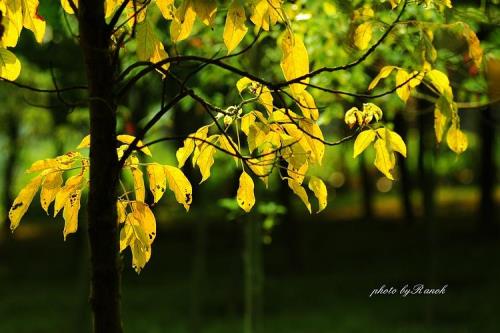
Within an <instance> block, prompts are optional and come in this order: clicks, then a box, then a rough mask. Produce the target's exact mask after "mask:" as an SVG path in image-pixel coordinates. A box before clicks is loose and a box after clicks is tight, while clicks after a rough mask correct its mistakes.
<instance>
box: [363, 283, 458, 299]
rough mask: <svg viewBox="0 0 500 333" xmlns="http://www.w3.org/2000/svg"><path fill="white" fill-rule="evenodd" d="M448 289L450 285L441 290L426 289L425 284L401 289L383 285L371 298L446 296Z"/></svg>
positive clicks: (374, 290)
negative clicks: (384, 296)
mask: <svg viewBox="0 0 500 333" xmlns="http://www.w3.org/2000/svg"><path fill="white" fill-rule="evenodd" d="M446 288H448V285H447V284H445V285H444V286H442V287H441V288H426V287H425V286H424V284H423V283H419V284H415V285H412V286H410V285H408V284H405V285H404V286H402V287H401V288H397V287H392V286H390V287H389V286H386V285H385V284H383V285H381V286H380V287H379V288H375V289H373V290H372V291H371V292H370V296H369V297H372V296H379V295H400V296H402V297H406V296H408V295H444V294H446Z"/></svg>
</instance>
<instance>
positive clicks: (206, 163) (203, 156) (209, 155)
mask: <svg viewBox="0 0 500 333" xmlns="http://www.w3.org/2000/svg"><path fill="white" fill-rule="evenodd" d="M218 138H219V136H218V135H212V136H211V137H210V138H208V139H207V141H209V142H211V143H213V141H215V140H216V139H218ZM199 149H200V153H199V155H198V157H197V158H196V165H198V168H200V172H201V176H202V179H201V181H200V184H201V183H203V182H204V181H205V180H207V179H208V178H209V177H210V169H211V168H212V165H213V164H214V155H215V153H216V151H217V150H216V148H215V147H213V146H212V145H211V144H209V143H203V144H202V145H201V147H200V148H199Z"/></svg>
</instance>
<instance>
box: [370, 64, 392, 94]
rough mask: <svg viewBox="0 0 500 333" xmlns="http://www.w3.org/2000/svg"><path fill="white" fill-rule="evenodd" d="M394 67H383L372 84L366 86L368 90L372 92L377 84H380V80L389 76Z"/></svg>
mask: <svg viewBox="0 0 500 333" xmlns="http://www.w3.org/2000/svg"><path fill="white" fill-rule="evenodd" d="M396 68H397V67H396V66H384V67H382V69H381V70H380V72H379V73H378V75H377V76H376V77H375V78H374V79H373V81H372V82H370V85H369V86H368V90H372V89H373V88H375V87H376V86H377V84H378V83H379V82H380V80H382V79H385V78H386V77H388V76H389V75H391V73H392V71H393V70H394V69H396Z"/></svg>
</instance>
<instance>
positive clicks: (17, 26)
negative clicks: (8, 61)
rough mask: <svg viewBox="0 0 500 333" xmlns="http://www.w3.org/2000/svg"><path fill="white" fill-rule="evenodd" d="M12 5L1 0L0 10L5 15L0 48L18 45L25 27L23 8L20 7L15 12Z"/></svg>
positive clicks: (2, 23)
mask: <svg viewBox="0 0 500 333" xmlns="http://www.w3.org/2000/svg"><path fill="white" fill-rule="evenodd" d="M12 7H13V6H12V4H11V3H10V4H9V6H7V4H6V3H5V2H4V1H0V12H2V17H3V19H2V22H1V25H2V26H3V28H4V29H3V35H2V37H1V38H0V48H7V47H14V46H16V45H17V42H18V40H19V35H20V34H21V30H22V29H23V22H22V21H23V16H22V13H21V10H20V9H19V10H17V11H15V12H13V11H12ZM14 7H15V6H14ZM14 9H15V8H14Z"/></svg>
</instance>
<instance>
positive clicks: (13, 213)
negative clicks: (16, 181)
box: [9, 175, 43, 231]
mask: <svg viewBox="0 0 500 333" xmlns="http://www.w3.org/2000/svg"><path fill="white" fill-rule="evenodd" d="M42 179H43V176H42V175H38V176H36V177H35V178H33V179H32V180H31V181H30V182H29V183H28V185H26V186H25V187H24V188H23V189H22V190H21V192H19V194H18V196H17V197H16V199H15V200H14V203H13V204H12V207H10V210H9V220H10V230H12V231H14V230H16V228H17V226H18V225H19V222H21V218H22V217H23V216H24V214H25V213H26V211H27V210H28V207H29V206H30V204H31V202H32V201H33V197H34V196H35V194H36V192H38V189H39V187H40V185H41V183H42Z"/></svg>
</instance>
